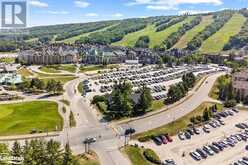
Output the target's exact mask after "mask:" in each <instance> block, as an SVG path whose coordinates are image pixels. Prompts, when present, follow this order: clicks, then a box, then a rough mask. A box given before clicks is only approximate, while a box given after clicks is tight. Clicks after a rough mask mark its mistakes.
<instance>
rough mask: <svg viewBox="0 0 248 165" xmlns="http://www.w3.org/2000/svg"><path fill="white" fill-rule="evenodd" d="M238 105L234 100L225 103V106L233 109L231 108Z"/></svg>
mask: <svg viewBox="0 0 248 165" xmlns="http://www.w3.org/2000/svg"><path fill="white" fill-rule="evenodd" d="M236 105H237V101H236V100H234V99H232V100H227V101H226V102H225V103H224V106H225V107H226V108H231V107H235V106H236Z"/></svg>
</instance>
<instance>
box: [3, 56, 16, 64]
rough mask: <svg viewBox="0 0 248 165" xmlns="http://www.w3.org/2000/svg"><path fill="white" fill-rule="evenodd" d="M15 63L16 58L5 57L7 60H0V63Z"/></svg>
mask: <svg viewBox="0 0 248 165" xmlns="http://www.w3.org/2000/svg"><path fill="white" fill-rule="evenodd" d="M14 62H15V58H10V57H5V58H0V63H7V64H10V63H14Z"/></svg>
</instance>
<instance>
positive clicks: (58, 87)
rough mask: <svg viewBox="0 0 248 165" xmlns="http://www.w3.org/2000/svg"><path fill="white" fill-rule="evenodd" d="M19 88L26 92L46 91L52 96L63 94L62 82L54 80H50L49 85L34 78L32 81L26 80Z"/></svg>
mask: <svg viewBox="0 0 248 165" xmlns="http://www.w3.org/2000/svg"><path fill="white" fill-rule="evenodd" d="M17 88H18V89H20V90H22V91H26V92H36V91H43V90H46V91H47V92H49V93H51V94H60V93H62V92H63V90H64V89H63V84H62V83H61V82H60V81H55V80H53V79H51V80H49V81H48V82H47V83H45V82H44V81H42V80H40V79H38V78H33V79H31V80H24V82H22V83H21V84H19V85H17Z"/></svg>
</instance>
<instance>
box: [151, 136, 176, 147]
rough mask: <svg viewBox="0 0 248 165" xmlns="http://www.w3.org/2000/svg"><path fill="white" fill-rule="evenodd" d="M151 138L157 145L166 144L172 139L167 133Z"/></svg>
mask: <svg viewBox="0 0 248 165" xmlns="http://www.w3.org/2000/svg"><path fill="white" fill-rule="evenodd" d="M152 140H153V141H154V143H155V144H157V145H162V144H167V143H171V142H172V141H173V140H172V138H171V137H170V136H169V134H161V135H159V136H154V137H153V138H152Z"/></svg>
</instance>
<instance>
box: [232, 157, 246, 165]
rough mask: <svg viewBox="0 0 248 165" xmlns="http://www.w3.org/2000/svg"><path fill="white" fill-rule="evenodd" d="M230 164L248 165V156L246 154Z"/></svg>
mask: <svg viewBox="0 0 248 165" xmlns="http://www.w3.org/2000/svg"><path fill="white" fill-rule="evenodd" d="M230 165H248V157H247V156H244V157H242V158H241V159H239V160H237V161H235V162H233V163H231V164H230Z"/></svg>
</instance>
